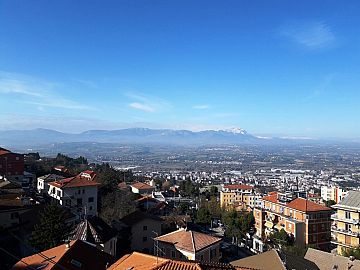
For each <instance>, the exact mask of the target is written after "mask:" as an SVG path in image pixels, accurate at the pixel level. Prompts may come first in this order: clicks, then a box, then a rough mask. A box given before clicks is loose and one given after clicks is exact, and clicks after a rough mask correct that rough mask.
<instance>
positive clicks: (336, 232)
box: [331, 191, 360, 255]
mask: <svg viewBox="0 0 360 270" xmlns="http://www.w3.org/2000/svg"><path fill="white" fill-rule="evenodd" d="M332 207H333V208H334V209H335V210H336V213H335V214H334V215H332V216H331V218H332V220H333V221H334V224H333V226H332V228H331V231H332V234H333V236H334V240H333V241H332V243H333V244H336V246H337V253H338V254H339V255H341V254H342V251H343V249H349V248H356V247H358V246H359V245H360V215H359V214H360V191H349V193H348V194H347V195H346V196H345V198H344V199H343V200H342V201H341V202H339V203H338V204H336V205H333V206H332Z"/></svg>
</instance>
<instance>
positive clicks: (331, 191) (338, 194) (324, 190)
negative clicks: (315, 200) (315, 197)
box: [321, 186, 348, 203]
mask: <svg viewBox="0 0 360 270" xmlns="http://www.w3.org/2000/svg"><path fill="white" fill-rule="evenodd" d="M347 193H348V192H347V191H345V190H343V189H342V188H341V187H338V186H322V187H321V198H322V199H323V200H324V201H329V200H333V201H335V203H339V202H340V201H341V200H342V199H343V198H344V197H345V196H346V194H347Z"/></svg>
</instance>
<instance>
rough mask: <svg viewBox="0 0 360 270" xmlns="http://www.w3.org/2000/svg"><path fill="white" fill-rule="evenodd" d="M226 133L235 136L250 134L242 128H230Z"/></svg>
mask: <svg viewBox="0 0 360 270" xmlns="http://www.w3.org/2000/svg"><path fill="white" fill-rule="evenodd" d="M224 131H226V132H230V133H233V134H242V135H246V134H248V133H247V131H246V130H245V129H242V128H230V129H226V130H224Z"/></svg>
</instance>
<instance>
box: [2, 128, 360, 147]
mask: <svg viewBox="0 0 360 270" xmlns="http://www.w3.org/2000/svg"><path fill="white" fill-rule="evenodd" d="M70 142H96V143H118V144H168V145H193V146H194V145H219V144H266V145H269V144H282V145H283V144H298V143H306V144H309V143H319V142H328V143H329V142H334V140H327V141H326V140H325V141H324V140H315V139H307V138H291V137H288V138H284V137H283V138H279V137H258V136H254V135H252V134H249V133H248V132H246V130H244V129H241V128H233V129H228V130H205V131H197V132H195V131H190V130H173V129H150V128H127V129H118V130H88V131H84V132H81V133H76V134H74V133H64V132H59V131H56V130H51V129H43V128H38V129H31V130H4V131H0V146H34V145H45V144H52V143H70ZM353 142H358V141H353Z"/></svg>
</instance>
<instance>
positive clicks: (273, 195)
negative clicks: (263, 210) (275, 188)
mask: <svg viewBox="0 0 360 270" xmlns="http://www.w3.org/2000/svg"><path fill="white" fill-rule="evenodd" d="M262 200H264V201H269V202H273V203H279V201H278V199H277V192H271V193H269V194H268V195H267V196H265V197H263V198H262Z"/></svg>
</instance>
